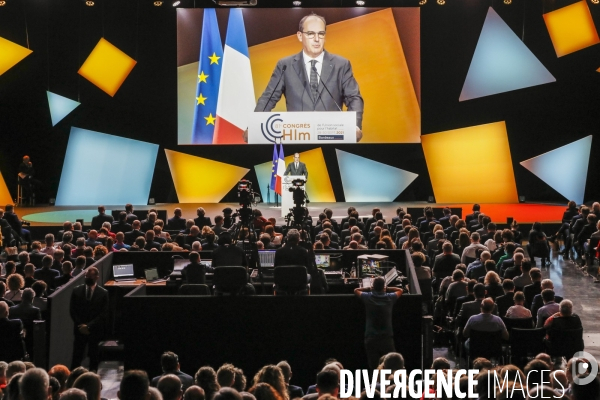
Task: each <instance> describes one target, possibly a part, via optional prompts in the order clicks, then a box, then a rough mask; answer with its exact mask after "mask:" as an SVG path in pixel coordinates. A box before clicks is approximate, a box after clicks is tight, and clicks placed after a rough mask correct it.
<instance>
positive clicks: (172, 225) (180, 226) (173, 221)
mask: <svg viewBox="0 0 600 400" xmlns="http://www.w3.org/2000/svg"><path fill="white" fill-rule="evenodd" d="M167 229H169V230H172V231H181V230H184V229H185V218H181V217H178V216H174V217H173V218H169V220H168V223H167Z"/></svg>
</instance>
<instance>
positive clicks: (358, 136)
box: [356, 126, 363, 143]
mask: <svg viewBox="0 0 600 400" xmlns="http://www.w3.org/2000/svg"><path fill="white" fill-rule="evenodd" d="M362 137H363V133H362V130H361V129H360V128H359V127H358V126H357V127H356V143H358V142H360V141H361V139H362Z"/></svg>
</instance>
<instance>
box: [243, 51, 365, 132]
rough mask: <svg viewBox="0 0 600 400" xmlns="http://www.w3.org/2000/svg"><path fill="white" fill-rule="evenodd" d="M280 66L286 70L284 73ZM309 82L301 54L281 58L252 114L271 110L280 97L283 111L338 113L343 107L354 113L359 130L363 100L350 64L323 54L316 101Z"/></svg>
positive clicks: (339, 58)
mask: <svg viewBox="0 0 600 400" xmlns="http://www.w3.org/2000/svg"><path fill="white" fill-rule="evenodd" d="M284 66H285V67H286V68H287V69H286V72H285V73H284V71H283V67H284ZM282 74H283V77H282ZM280 78H281V82H279V80H280ZM309 82H310V80H309V77H308V76H307V74H306V68H305V65H304V57H303V56H302V52H300V53H297V54H294V55H292V56H289V57H286V58H282V59H281V60H279V61H278V62H277V66H276V67H275V70H274V71H273V74H272V75H271V80H270V81H269V84H268V85H267V88H266V89H265V91H264V92H263V94H262V96H260V98H259V99H258V102H257V103H256V108H255V109H254V111H259V112H262V111H271V110H272V109H273V107H275V104H277V102H278V101H279V99H281V96H282V95H285V104H286V108H287V111H338V107H340V108H341V107H342V104H345V105H346V107H347V108H348V111H356V126H358V127H359V128H361V129H362V116H363V108H364V101H363V98H362V96H361V95H360V90H359V88H358V83H357V82H356V79H354V75H353V73H352V66H351V65H350V61H348V60H347V59H345V58H343V57H340V56H337V55H335V54H331V53H329V52H327V51H325V54H324V57H323V66H322V69H321V79H319V87H318V89H317V90H318V93H319V94H318V96H317V99H316V101H315V99H313V97H312V94H311V88H310V86H309V84H310V83H309ZM324 85H326V86H327V89H329V92H327V90H325V86H324ZM330 93H331V94H330ZM269 99H270V100H269ZM336 103H337V105H336Z"/></svg>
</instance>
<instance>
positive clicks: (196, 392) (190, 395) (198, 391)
mask: <svg viewBox="0 0 600 400" xmlns="http://www.w3.org/2000/svg"><path fill="white" fill-rule="evenodd" d="M205 399H206V397H205V395H204V389H202V388H201V387H200V386H197V385H192V386H190V387H189V388H187V390H186V391H185V393H184V394H183V400H205Z"/></svg>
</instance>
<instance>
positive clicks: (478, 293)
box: [473, 283, 485, 299]
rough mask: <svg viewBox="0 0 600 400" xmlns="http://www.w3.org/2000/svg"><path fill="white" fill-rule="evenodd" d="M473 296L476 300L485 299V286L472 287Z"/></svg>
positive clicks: (479, 284) (480, 284)
mask: <svg viewBox="0 0 600 400" xmlns="http://www.w3.org/2000/svg"><path fill="white" fill-rule="evenodd" d="M473 294H474V295H475V298H476V299H483V298H484V297H485V285H484V284H483V283H478V284H476V285H475V286H473Z"/></svg>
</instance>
